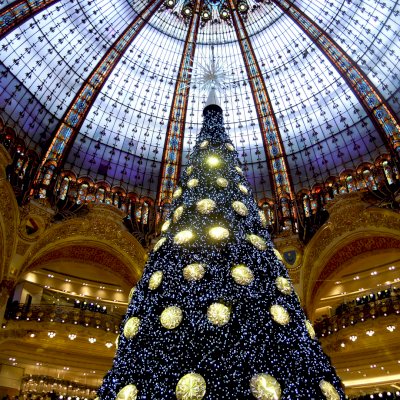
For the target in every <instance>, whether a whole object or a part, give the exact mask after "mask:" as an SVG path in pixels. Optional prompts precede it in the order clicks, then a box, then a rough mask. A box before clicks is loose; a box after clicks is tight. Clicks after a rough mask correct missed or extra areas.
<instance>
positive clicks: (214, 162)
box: [206, 156, 221, 168]
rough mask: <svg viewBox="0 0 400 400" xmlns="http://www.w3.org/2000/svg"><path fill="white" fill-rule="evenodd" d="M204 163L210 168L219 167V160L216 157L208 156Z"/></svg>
mask: <svg viewBox="0 0 400 400" xmlns="http://www.w3.org/2000/svg"><path fill="white" fill-rule="evenodd" d="M206 163H207V164H208V166H209V167H211V168H217V167H219V166H220V165H221V159H220V158H219V157H217V156H208V157H207V158H206Z"/></svg>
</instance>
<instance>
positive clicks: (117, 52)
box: [36, 0, 163, 181]
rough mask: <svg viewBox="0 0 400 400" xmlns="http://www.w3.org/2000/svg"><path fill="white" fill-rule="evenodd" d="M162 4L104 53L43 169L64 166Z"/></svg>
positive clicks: (148, 9) (156, 1)
mask: <svg viewBox="0 0 400 400" xmlns="http://www.w3.org/2000/svg"><path fill="white" fill-rule="evenodd" d="M162 3H163V0H150V1H149V3H148V4H147V5H146V6H145V8H144V9H143V10H142V11H141V13H140V14H138V16H137V17H136V18H135V19H134V20H133V21H132V22H131V23H130V24H129V26H128V27H127V28H126V29H125V30H124V32H123V33H122V34H121V35H120V36H119V38H118V39H117V40H116V41H115V42H114V44H113V45H112V46H111V47H110V48H109V49H108V50H107V52H106V53H105V54H104V56H103V57H102V59H101V60H100V61H99V63H98V64H97V65H96V67H95V68H94V70H93V72H92V73H91V74H90V75H89V77H88V78H87V79H86V81H85V83H84V84H83V85H82V87H81V88H80V90H79V91H78V93H77V95H76V96H75V98H74V100H73V101H72V103H71V104H70V105H69V107H68V109H67V110H66V112H65V114H64V117H63V119H62V122H61V123H60V124H59V126H58V127H57V129H56V133H55V135H54V137H53V139H52V141H51V144H50V146H49V148H48V150H47V152H46V155H45V156H44V157H43V160H42V163H41V166H40V167H43V166H44V165H45V164H46V163H48V162H53V163H55V164H56V165H57V166H58V167H59V166H60V165H61V164H62V162H63V160H64V158H65V157H66V155H67V153H68V151H69V149H70V148H71V146H72V144H73V142H74V140H75V138H76V135H77V134H78V132H79V129H80V127H81V126H82V124H83V122H84V120H85V118H86V116H87V114H88V113H89V110H90V108H91V107H92V105H93V103H94V101H95V100H96V97H97V96H98V94H99V93H100V91H101V89H102V87H103V85H104V83H105V82H106V81H107V79H108V77H109V76H110V74H111V72H112V71H113V70H114V68H115V67H116V66H117V64H118V62H119V60H120V59H121V57H122V56H123V55H124V53H125V51H126V50H127V49H128V47H129V46H130V45H131V44H132V42H133V41H134V40H135V38H136V37H137V36H138V34H139V32H140V31H141V29H142V28H143V27H144V25H145V24H146V23H147V22H148V20H149V19H150V17H151V16H152V15H153V14H154V12H155V11H156V10H157V9H158V7H160V5H161V4H162ZM41 169H42V168H40V169H39V173H38V176H37V177H36V181H37V180H38V178H39V174H40V175H41Z"/></svg>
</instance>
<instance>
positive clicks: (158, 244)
mask: <svg viewBox="0 0 400 400" xmlns="http://www.w3.org/2000/svg"><path fill="white" fill-rule="evenodd" d="M166 240H167V238H161V239H160V240H159V241H158V242H157V243H156V244H155V246H154V248H153V251H157V250H158V249H159V248H160V247H161V246H162V245H163V244H164V243H165V242H166Z"/></svg>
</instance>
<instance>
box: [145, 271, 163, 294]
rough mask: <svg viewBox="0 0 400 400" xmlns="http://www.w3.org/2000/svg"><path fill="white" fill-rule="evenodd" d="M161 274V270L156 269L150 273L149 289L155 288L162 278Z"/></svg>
mask: <svg viewBox="0 0 400 400" xmlns="http://www.w3.org/2000/svg"><path fill="white" fill-rule="evenodd" d="M163 275H164V274H163V272H162V271H156V272H154V273H153V274H152V275H151V277H150V279H149V289H150V290H156V289H157V288H158V287H159V286H160V284H161V282H162V279H163Z"/></svg>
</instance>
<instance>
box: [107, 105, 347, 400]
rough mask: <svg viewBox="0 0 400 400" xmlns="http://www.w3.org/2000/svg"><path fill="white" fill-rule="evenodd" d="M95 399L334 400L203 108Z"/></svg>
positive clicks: (256, 216)
mask: <svg viewBox="0 0 400 400" xmlns="http://www.w3.org/2000/svg"><path fill="white" fill-rule="evenodd" d="M203 115H204V122H203V127H202V130H201V132H200V134H199V137H198V140H197V143H196V145H195V147H194V151H193V154H192V156H191V161H190V165H189V166H188V167H187V168H186V170H185V171H184V173H183V177H182V179H181V183H180V185H179V187H178V188H176V190H175V192H174V195H173V197H174V201H173V206H172V212H171V215H170V218H169V219H168V220H167V221H166V222H165V223H164V224H163V226H162V237H161V239H160V240H159V241H158V243H157V244H156V246H155V247H154V250H153V252H152V253H151V254H150V257H149V260H148V262H147V265H146V267H145V270H144V273H143V277H142V279H141V280H140V282H139V283H138V285H137V288H136V290H134V291H133V293H132V294H131V300H130V304H129V307H128V311H127V313H126V316H125V318H124V320H123V323H122V325H121V332H120V335H119V339H118V350H117V353H116V356H115V358H114V364H113V367H112V369H111V370H110V371H109V372H108V373H107V375H106V377H105V378H104V382H103V385H102V387H101V388H100V390H99V397H100V398H101V400H114V399H118V400H135V399H140V400H169V399H171V400H172V399H182V400H200V399H208V400H222V399H226V400H241V399H254V398H256V399H262V400H278V399H292V400H299V399H304V400H305V399H307V400H311V399H316V400H317V399H328V400H339V399H344V394H343V390H342V387H341V383H340V381H339V379H338V377H337V376H336V374H335V371H334V369H333V368H332V366H331V365H330V362H329V360H328V358H327V357H326V355H325V354H324V353H323V352H322V350H321V346H320V344H319V343H318V340H317V339H316V338H315V333H314V330H313V328H312V326H311V324H310V322H309V321H307V319H306V317H305V315H304V312H303V310H302V309H301V307H300V304H299V299H298V297H297V295H296V293H295V292H294V290H293V287H292V285H291V282H290V279H289V277H288V274H287V271H286V269H285V267H284V265H283V263H282V262H281V261H280V260H279V254H277V252H276V251H275V250H274V247H273V244H272V243H271V241H270V238H269V235H268V232H267V230H266V221H265V217H264V216H263V214H262V213H260V212H259V210H258V208H257V205H256V202H255V200H254V198H253V196H252V191H251V188H250V186H249V184H248V182H247V181H246V179H245V178H244V175H243V171H242V170H241V168H240V167H239V162H238V155H237V152H236V151H235V148H234V146H233V145H232V142H231V140H230V139H229V136H228V135H227V133H226V131H225V129H224V126H223V113H222V109H221V108H220V107H219V106H218V105H216V104H209V105H208V106H207V107H206V108H205V109H204V112H203Z"/></svg>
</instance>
